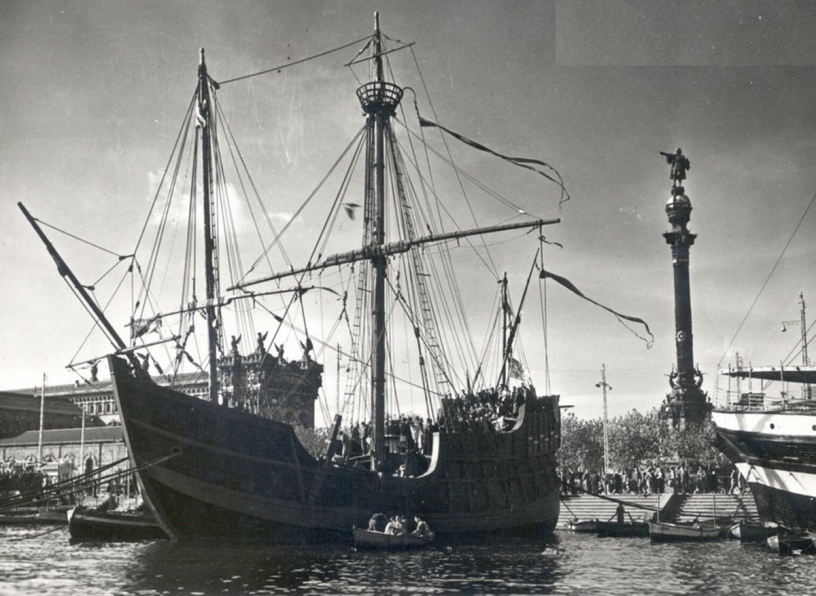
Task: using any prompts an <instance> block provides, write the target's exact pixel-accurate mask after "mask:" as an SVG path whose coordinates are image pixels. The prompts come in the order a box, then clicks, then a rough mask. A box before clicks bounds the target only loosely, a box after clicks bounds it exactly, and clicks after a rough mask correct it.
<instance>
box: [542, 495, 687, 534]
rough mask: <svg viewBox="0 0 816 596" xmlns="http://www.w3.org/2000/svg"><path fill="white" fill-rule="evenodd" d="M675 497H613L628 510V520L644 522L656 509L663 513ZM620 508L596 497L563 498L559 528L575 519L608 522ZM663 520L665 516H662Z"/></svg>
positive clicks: (564, 526)
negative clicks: (645, 517)
mask: <svg viewBox="0 0 816 596" xmlns="http://www.w3.org/2000/svg"><path fill="white" fill-rule="evenodd" d="M673 496H675V495H670V494H663V495H660V498H659V499H658V496H657V495H652V496H650V497H644V496H643V495H613V498H614V499H616V500H617V501H621V502H622V503H623V504H624V507H625V508H626V512H627V515H626V519H627V520H628V519H630V518H629V515H631V516H632V518H634V519H636V520H642V519H643V518H644V516H647V517H651V515H652V513H653V512H654V511H655V510H656V509H658V508H659V509H660V510H661V512H662V511H663V510H664V509H666V508H667V506H669V503H670V501H671V500H672V499H671V498H672V497H673ZM617 508H618V504H617V502H616V501H608V500H606V499H604V498H603V497H597V496H594V495H575V496H569V497H561V510H560V512H559V515H558V527H559V528H566V527H567V524H568V523H569V522H570V521H571V520H573V519H582V520H587V519H599V520H601V521H607V520H609V519H611V518H612V517H613V516H614V515H615V511H616V510H617ZM660 518H661V519H663V514H662V513H661V516H660Z"/></svg>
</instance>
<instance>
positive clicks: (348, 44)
mask: <svg viewBox="0 0 816 596" xmlns="http://www.w3.org/2000/svg"><path fill="white" fill-rule="evenodd" d="M370 38H371V36H370V35H366V36H365V37H363V38H361V39H357V40H355V41H352V42H349V43H347V44H344V45H342V46H340V47H337V48H334V49H332V50H326V51H324V52H320V53H319V54H315V55H313V56H309V57H307V58H301V59H299V60H295V61H294V62H289V63H287V64H283V65H281V66H275V67H273V68H267V69H266V70H262V71H260V72H255V73H252V74H247V75H243V76H240V77H234V78H232V79H227V80H225V81H218V85H221V86H223V85H226V84H228V83H235V82H237V81H243V80H244V79H251V78H252V77H259V76H261V75H265V74H269V73H270V72H280V71H281V70H283V69H285V68H291V67H292V66H296V65H298V64H303V63H304V62H308V61H309V60H314V59H316V58H322V57H323V56H328V55H329V54H333V53H334V52H339V51H340V50H345V49H346V48H349V47H351V46H355V45H357V44H359V43H362V42H364V41H366V40H368V39H370Z"/></svg>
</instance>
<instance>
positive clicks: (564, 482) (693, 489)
mask: <svg viewBox="0 0 816 596" xmlns="http://www.w3.org/2000/svg"><path fill="white" fill-rule="evenodd" d="M558 474H559V478H560V479H561V494H562V495H577V494H581V493H586V494H592V495H597V494H606V495H652V494H662V493H669V492H671V493H677V494H696V493H725V492H727V493H728V494H740V493H742V492H744V491H745V490H746V488H747V483H746V482H745V477H743V476H742V474H740V473H739V472H738V471H737V469H736V468H735V467H733V466H732V467H731V469H730V470H729V473H728V475H727V476H723V475H720V474H718V471H717V469H716V468H715V466H713V465H711V466H704V465H698V466H696V470H695V469H694V468H693V467H692V466H689V467H688V468H687V467H686V465H685V464H680V465H671V466H661V465H651V466H635V467H632V468H630V469H628V470H623V471H616V470H611V471H609V472H608V473H606V474H603V473H599V472H598V471H597V470H589V469H584V468H581V467H579V468H578V469H577V470H571V469H564V470H559V473H558Z"/></svg>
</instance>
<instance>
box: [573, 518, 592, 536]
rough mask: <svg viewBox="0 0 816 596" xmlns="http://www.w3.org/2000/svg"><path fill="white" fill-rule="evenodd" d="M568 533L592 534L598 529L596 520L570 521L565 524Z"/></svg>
mask: <svg viewBox="0 0 816 596" xmlns="http://www.w3.org/2000/svg"><path fill="white" fill-rule="evenodd" d="M567 527H568V528H569V530H570V532H587V533H590V534H594V533H595V532H596V531H597V529H598V520H597V519H572V520H570V521H569V523H568V524H567Z"/></svg>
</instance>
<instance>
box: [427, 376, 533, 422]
mask: <svg viewBox="0 0 816 596" xmlns="http://www.w3.org/2000/svg"><path fill="white" fill-rule="evenodd" d="M528 397H535V390H534V389H533V388H532V387H528V386H526V385H521V386H519V387H513V388H512V389H511V388H509V387H507V386H506V385H503V386H502V387H500V388H496V387H492V388H490V389H482V390H480V391H476V392H467V391H462V394H461V395H459V396H456V397H450V396H447V397H444V398H443V399H442V407H441V408H440V412H439V426H440V428H442V429H444V430H449V431H463V430H471V429H474V428H476V429H478V430H490V429H495V430H499V431H503V430H507V428H508V427H509V426H512V424H514V423H515V421H516V419H517V418H518V413H519V408H520V407H521V406H522V404H524V403H525V401H526V400H527V399H528Z"/></svg>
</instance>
